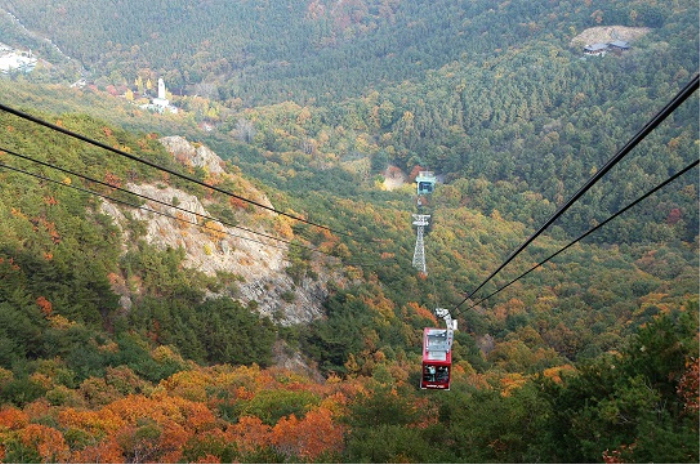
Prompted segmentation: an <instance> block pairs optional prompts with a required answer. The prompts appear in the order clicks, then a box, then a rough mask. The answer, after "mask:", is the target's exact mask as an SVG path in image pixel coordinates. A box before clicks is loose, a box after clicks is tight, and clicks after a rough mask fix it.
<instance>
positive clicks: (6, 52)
mask: <svg viewBox="0 0 700 464" xmlns="http://www.w3.org/2000/svg"><path fill="white" fill-rule="evenodd" d="M37 61H38V60H37V59H36V58H34V55H33V54H32V52H31V50H30V51H26V52H23V51H20V50H15V49H13V48H12V47H10V46H8V45H5V44H3V43H0V73H3V74H9V73H10V72H12V71H18V72H24V73H30V72H32V71H33V70H34V68H35V67H36V63H37Z"/></svg>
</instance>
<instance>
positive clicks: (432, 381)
mask: <svg viewBox="0 0 700 464" xmlns="http://www.w3.org/2000/svg"><path fill="white" fill-rule="evenodd" d="M452 336H453V334H452V330H448V329H436V328H433V327H426V328H425V329H424V330H423V371H422V376H421V381H420V388H421V389H423V390H427V389H437V390H449V389H450V374H451V372H450V371H451V369H452Z"/></svg>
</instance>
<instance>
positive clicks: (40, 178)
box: [0, 161, 332, 261]
mask: <svg viewBox="0 0 700 464" xmlns="http://www.w3.org/2000/svg"><path fill="white" fill-rule="evenodd" d="M1 168H4V169H9V170H11V171H15V172H18V173H21V174H25V175H28V176H31V177H34V178H36V179H39V180H43V181H46V182H51V183H53V184H57V185H60V186H63V187H66V188H71V189H73V190H77V191H79V192H82V193H86V194H89V195H94V196H98V197H102V198H104V199H106V200H109V201H113V202H115V203H120V204H122V205H126V206H130V207H132V208H137V209H141V210H143V211H148V212H151V213H154V214H158V215H160V216H164V217H168V218H171V219H175V220H176V221H180V222H186V223H188V224H192V225H195V226H197V227H200V228H203V229H209V230H216V231H217V232H220V231H219V230H217V229H213V228H212V227H210V226H208V225H207V224H206V223H204V224H199V223H198V222H197V221H189V220H187V219H183V218H180V217H177V216H173V215H171V214H168V213H164V212H162V211H158V210H155V209H152V208H148V207H146V206H143V205H139V204H136V203H130V202H128V201H125V200H121V199H119V198H115V197H112V196H109V195H107V194H103V193H100V192H96V191H94V190H89V189H85V188H82V187H78V186H75V185H70V184H65V183H63V182H61V181H58V180H55V179H51V178H49V177H46V176H42V175H41V174H36V173H33V172H29V171H26V170H24V169H20V168H17V167H14V166H10V165H8V164H5V163H3V162H1V161H0V169H1ZM110 187H111V188H114V187H113V186H110ZM132 193H133V192H132ZM154 201H157V200H154ZM190 213H191V214H195V215H196V214H197V213H194V212H191V211H190ZM224 233H225V234H226V235H229V236H231V237H235V238H240V239H242V240H247V241H250V242H255V243H259V244H262V245H265V246H269V247H273V248H279V249H281V250H286V248H285V247H282V246H278V245H273V244H270V243H266V242H263V241H260V240H256V239H253V238H250V237H244V236H242V235H236V234H234V233H231V232H228V231H224ZM291 245H293V246H303V245H296V244H294V243H292V244H291ZM331 256H332V255H331ZM285 261H289V260H287V259H285Z"/></svg>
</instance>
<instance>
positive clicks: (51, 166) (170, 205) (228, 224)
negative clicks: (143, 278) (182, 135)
mask: <svg viewBox="0 0 700 464" xmlns="http://www.w3.org/2000/svg"><path fill="white" fill-rule="evenodd" d="M2 152H4V153H7V154H8V155H11V156H14V157H17V158H21V159H24V160H27V161H31V162H33V163H36V164H39V165H42V166H46V167H48V168H51V169H54V170H56V171H60V172H63V173H64V174H69V175H72V176H76V177H79V178H81V179H84V180H87V181H89V182H93V183H96V184H99V185H102V186H105V187H108V188H110V189H114V190H118V191H120V192H123V193H126V194H129V195H133V196H135V197H139V198H142V199H144V200H146V201H152V202H154V203H158V204H160V205H163V206H167V207H168V208H173V209H177V210H179V211H182V212H183V213H186V214H192V215H193V216H197V217H199V218H202V219H205V220H211V221H217V222H220V223H221V224H223V225H225V226H227V227H231V228H234V229H239V230H243V231H246V232H250V233H252V234H255V235H259V236H261V237H265V238H269V239H272V240H275V241H278V242H283V243H287V244H289V245H291V246H297V247H301V248H306V249H308V250H310V251H312V252H316V253H321V254H325V255H328V256H334V255H332V254H330V253H324V252H323V251H320V250H317V249H314V248H311V247H307V246H304V245H301V244H298V243H294V242H293V241H291V240H285V239H282V238H279V237H275V236H273V235H268V234H265V233H262V232H257V231H255V230H253V229H249V228H247V227H242V226H238V225H235V224H231V223H229V222H226V221H223V220H221V219H218V218H214V217H212V216H208V215H206V214H201V213H197V212H195V211H190V210H188V209H186V208H182V207H180V206H176V205H173V204H171V203H167V202H165V201H161V200H158V199H156V198H152V197H149V196H147V195H142V194H140V193H136V192H133V191H131V190H128V189H125V188H122V187H118V186H116V185H113V184H110V183H108V182H103V181H101V180H98V179H94V178H92V177H89V176H86V175H83V174H79V173H77V172H75V171H71V170H68V169H64V168H62V167H60V166H56V165H54V164H51V163H47V162H45V161H41V160H38V159H35V158H32V157H30V156H27V155H23V154H21V153H17V152H15V151H13V150H9V149H7V148H4V147H2V146H0V153H2ZM128 204H129V205H130V206H134V205H132V204H130V203H128ZM135 207H137V206H135ZM334 257H335V256H334Z"/></svg>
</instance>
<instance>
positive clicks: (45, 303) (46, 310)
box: [36, 296, 53, 317]
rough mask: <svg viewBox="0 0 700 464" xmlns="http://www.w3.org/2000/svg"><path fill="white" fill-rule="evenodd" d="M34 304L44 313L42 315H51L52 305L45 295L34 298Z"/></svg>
mask: <svg viewBox="0 0 700 464" xmlns="http://www.w3.org/2000/svg"><path fill="white" fill-rule="evenodd" d="M36 304H37V305H38V306H39V308H40V309H41V312H42V313H43V314H44V316H46V317H48V316H50V315H51V313H52V312H53V305H52V304H51V302H50V301H49V300H47V299H46V298H45V297H43V296H40V297H39V298H37V299H36Z"/></svg>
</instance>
